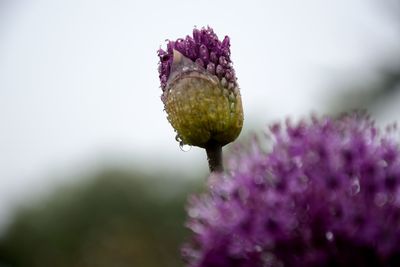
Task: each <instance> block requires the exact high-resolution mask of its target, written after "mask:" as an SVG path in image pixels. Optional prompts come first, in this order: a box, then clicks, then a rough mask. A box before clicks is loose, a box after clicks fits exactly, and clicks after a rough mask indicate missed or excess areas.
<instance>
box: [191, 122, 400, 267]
mask: <svg viewBox="0 0 400 267" xmlns="http://www.w3.org/2000/svg"><path fill="white" fill-rule="evenodd" d="M270 129H271V135H272V139H273V144H272V148H271V151H270V152H269V153H266V152H264V151H263V149H262V147H265V142H264V141H253V142H252V143H251V144H250V146H247V147H238V148H237V149H239V151H240V152H241V153H237V154H236V156H233V157H231V158H230V159H229V160H228V162H229V164H230V169H231V172H230V173H226V174H212V176H211V177H210V179H209V185H210V187H209V192H208V193H206V194H203V195H201V196H193V197H192V199H191V200H190V204H189V208H188V215H189V219H188V223H187V225H188V227H189V228H190V229H191V230H192V231H193V236H192V242H191V243H189V244H187V245H186V246H185V247H184V249H183V254H184V257H185V259H186V260H187V262H188V265H187V266H190V267H214V266H218V267H231V266H240V267H263V266H285V267H319V266H338V267H345V266H366V267H368V266H371V267H372V266H383V267H389V266H400V146H399V143H398V140H395V139H394V138H393V136H392V135H390V134H389V133H383V134H379V130H378V129H377V128H376V127H375V126H374V123H373V122H372V121H371V120H370V119H369V118H367V117H366V116H364V115H360V114H353V115H347V116H344V117H342V118H340V119H331V118H328V117H323V118H315V117H313V118H312V119H311V120H310V121H302V122H299V123H298V124H292V123H291V122H290V121H287V123H286V127H282V126H281V125H280V124H275V125H273V126H271V128H270ZM262 144H263V145H262Z"/></svg>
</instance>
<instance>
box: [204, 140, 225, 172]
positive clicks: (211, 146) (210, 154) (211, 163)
mask: <svg viewBox="0 0 400 267" xmlns="http://www.w3.org/2000/svg"><path fill="white" fill-rule="evenodd" d="M205 149H206V152H207V160H208V167H209V168H210V172H222V171H224V165H223V163H222V146H221V145H220V144H219V143H217V142H213V141H210V142H209V143H208V144H207V145H206V147H205Z"/></svg>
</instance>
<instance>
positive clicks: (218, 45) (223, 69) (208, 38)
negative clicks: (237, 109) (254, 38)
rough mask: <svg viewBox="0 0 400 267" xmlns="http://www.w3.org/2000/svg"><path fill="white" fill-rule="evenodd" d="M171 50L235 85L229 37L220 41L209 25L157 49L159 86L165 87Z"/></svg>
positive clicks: (232, 85)
mask: <svg viewBox="0 0 400 267" xmlns="http://www.w3.org/2000/svg"><path fill="white" fill-rule="evenodd" d="M173 50H177V51H179V52H180V53H181V54H183V55H184V56H185V57H187V58H189V59H191V60H192V61H193V62H195V63H196V64H198V65H199V66H201V67H203V68H204V69H205V70H207V72H208V73H210V74H212V75H216V76H218V78H220V79H222V78H225V79H226V81H227V84H230V86H231V87H232V88H233V87H235V86H236V77H235V71H234V69H233V67H232V62H231V60H230V42H229V37H228V36H225V38H224V40H223V41H222V42H221V41H220V40H218V37H217V35H216V34H215V33H214V31H213V29H212V28H210V27H207V28H202V29H201V30H199V29H196V28H195V29H194V30H193V37H192V36H189V35H188V36H186V38H185V39H183V38H181V39H178V40H176V41H168V44H167V50H166V51H164V50H163V49H159V50H158V56H159V57H160V64H159V68H158V72H159V77H160V82H161V88H162V89H163V91H164V90H165V88H166V85H167V81H168V77H169V75H170V70H171V64H172V60H173Z"/></svg>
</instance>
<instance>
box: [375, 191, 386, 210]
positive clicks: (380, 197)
mask: <svg viewBox="0 0 400 267" xmlns="http://www.w3.org/2000/svg"><path fill="white" fill-rule="evenodd" d="M387 201H388V197H387V195H386V194H385V193H378V194H376V195H375V198H374V203H375V205H377V206H378V207H383V206H385V204H386V202H387Z"/></svg>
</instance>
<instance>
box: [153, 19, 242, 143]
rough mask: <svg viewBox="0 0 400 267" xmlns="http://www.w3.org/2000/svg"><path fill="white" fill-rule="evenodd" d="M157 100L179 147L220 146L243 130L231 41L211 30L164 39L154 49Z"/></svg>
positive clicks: (196, 30)
mask: <svg viewBox="0 0 400 267" xmlns="http://www.w3.org/2000/svg"><path fill="white" fill-rule="evenodd" d="M158 56H159V58H160V63H159V67H158V71H159V78H160V82H161V89H162V91H163V93H162V95H161V100H162V101H163V103H164V107H165V111H166V112H167V114H168V121H169V122H170V123H171V125H172V126H173V127H174V129H175V131H176V132H177V140H178V141H180V142H181V143H182V144H188V145H194V146H199V147H203V148H207V147H208V146H209V145H210V144H217V145H218V146H224V145H226V144H228V143H230V142H232V141H233V140H235V139H236V138H237V136H238V135H239V133H240V131H241V129H242V126H243V110H242V100H241V96H240V92H239V87H238V84H237V79H236V75H235V71H234V69H233V67H232V62H231V59H230V41H229V37H228V36H225V38H224V39H223V40H222V41H220V40H219V39H218V37H217V35H216V34H215V33H214V31H213V29H212V28H210V27H207V28H202V29H200V30H199V29H194V30H193V37H192V36H186V38H185V39H182V38H181V39H177V40H176V41H168V44H167V49H166V50H165V51H164V50H163V49H160V50H158Z"/></svg>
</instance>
